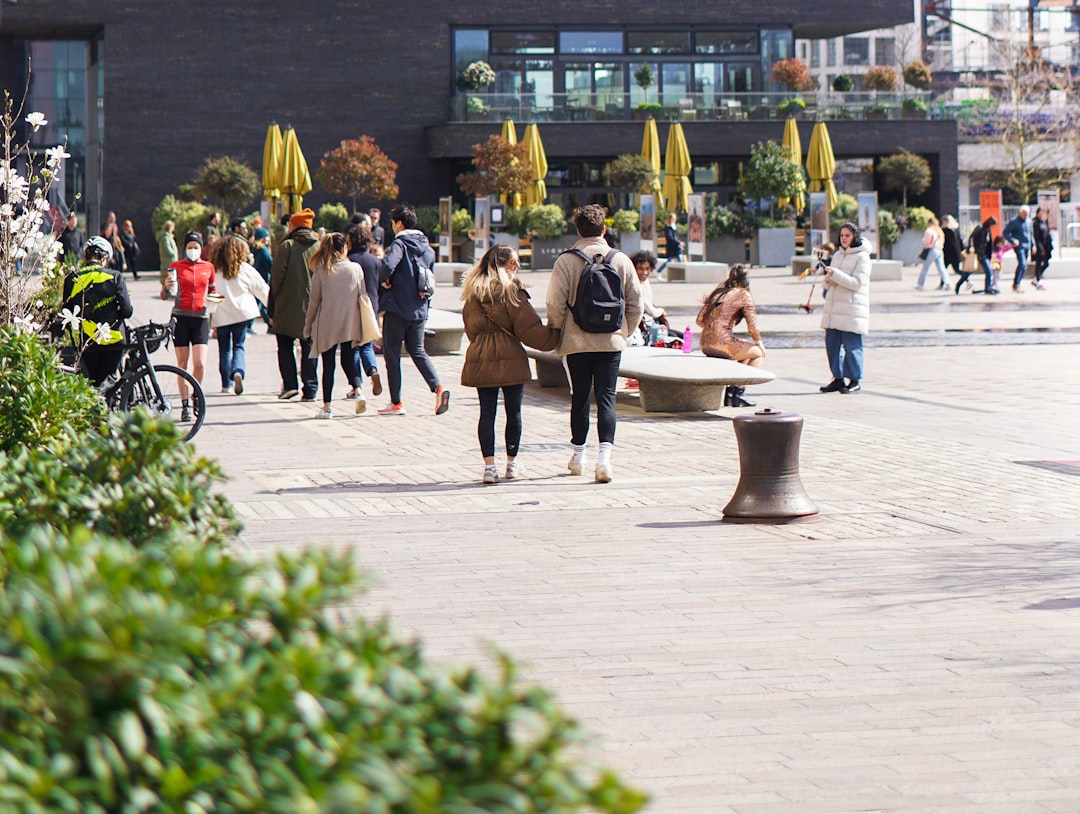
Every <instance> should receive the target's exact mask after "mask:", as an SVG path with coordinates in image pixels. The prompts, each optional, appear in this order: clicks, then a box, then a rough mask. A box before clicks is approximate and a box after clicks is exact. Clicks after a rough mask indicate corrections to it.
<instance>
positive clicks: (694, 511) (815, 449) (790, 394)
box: [133, 269, 1080, 814]
mask: <svg viewBox="0 0 1080 814" xmlns="http://www.w3.org/2000/svg"><path fill="white" fill-rule="evenodd" d="M915 273H917V270H913V269H906V270H905V277H912V279H907V280H906V282H897V283H881V284H877V285H875V302H876V303H881V304H886V303H894V304H905V303H907V304H914V305H916V306H918V305H919V304H920V303H925V306H924V307H925V309H927V310H916V311H914V312H912V313H910V314H907V315H905V314H902V313H895V314H891V315H890V316H889V319H890V320H895V322H896V324H897V325H904V326H905V327H917V326H918V325H920V324H923V323H925V322H927V321H928V320H929V319H930V318H931V317H928V313H931V314H932V315H936V318H937V319H939V320H944V321H945V322H946V323H947V324H951V323H949V320H950V319H951V318H952V317H953V316H954V315H952V314H949V313H948V312H946V313H944V314H940V313H937V312H934V311H933V309H935V308H938V309H940V308H941V306H938V305H934V304H933V303H934V301H936V300H937V299H943V298H938V297H936V296H931V295H930V294H929V292H927V293H920V292H915V291H912V290H910V286H911V285H912V284H913V275H914V274H915ZM755 275H756V276H755V278H754V283H753V285H754V291H755V295H756V297H757V299H758V302H759V303H761V304H783V303H786V302H789V301H790V302H791V303H792V304H797V303H798V302H799V301H800V299H799V296H795V294H794V293H793V292H798V293H799V295H800V296H801V297H802V301H805V291H806V290H807V289H805V288H804V287H801V284H796V283H795V282H794V281H793V280H792V279H790V278H788V277H787V276H785V275H781V274H777V273H775V270H768V271H762V270H755ZM534 279H535V280H536V282H537V286H536V287H537V288H538V289H540V291H541V292H542V286H543V279H542V276H541V275H537V277H536V278H534ZM1051 282H1052V283H1053V284H1052V286H1051V287H1050V289H1049V290H1048V291H1047V292H1044V294H1040V295H1039V296H1040V297H1041V298H1042V299H1041V301H1042V302H1044V303H1047V304H1049V308H1047V309H1039V310H1036V309H1031V308H1029V309H1025V310H1018V311H1004V310H1002V311H988V312H985V313H983V314H982V315H981V316H982V317H983V318H984V319H985V320H986V324H985V327H987V328H997V329H1016V328H1025V327H1027V328H1031V327H1040V326H1046V325H1055V326H1057V327H1058V328H1059V329H1061V328H1069V327H1077V326H1078V325H1080V322H1078V320H1080V279H1076V278H1074V279H1060V280H1053V281H1052V280H1051V278H1048V285H1050V284H1051ZM656 288H657V291H656V299H657V300H658V301H659V302H660V303H664V304H668V305H670V306H672V307H673V308H675V309H676V310H677V309H680V308H681V309H684V310H686V311H689V310H692V308H693V307H694V302H695V301H696V300H698V299H699V298H700V296H701V294H702V293H704V290H703V288H704V287H701V289H700V290H699V288H695V287H694V286H689V285H686V286H676V285H675V284H659V285H657V286H656ZM133 290H134V291H135V293H136V315H137V316H139V317H145V316H149V315H150V314H152V313H158V314H160V313H161V305H160V304H159V303H157V302H156V301H154V300H153V299H152V298H151V295H150V288H149V287H147V286H144V285H143V284H142V283H138V284H135V285H134V286H133ZM457 293H458V290H456V289H448V290H444V289H441V290H440V291H439V292H438V295H437V296H438V297H439V298H440V301H439V304H440V305H442V306H443V307H453V305H454V300H455V298H456V295H457ZM1044 295H1045V296H1044ZM534 296H535V297H536V298H537V299H538V300H539V301H541V302H542V300H543V297H542V293H538V294H535V295H534ZM1025 296H1027V295H1025ZM956 299H959V298H956ZM1017 299H1019V298H1017ZM1033 299H1034V297H1032V300H1033ZM883 316H884V315H883ZM905 317H907V319H906V323H905ZM796 319H800V320H801V323H799V324H801V325H803V326H804V329H810V330H813V329H816V326H817V323H818V316H817V314H815V315H813V316H811V317H805V315H794V314H793V315H791V316H783V317H780V316H778V317H776V319H775V320H774V319H773V318H772V317H769V318H767V319H763V328H764V329H765V330H766V331H769V330H795V329H794V328H789V327H777V325H779V324H780V323H781V322H783V323H784V325H785V326H786V325H787V323H791V322H794V321H795V320H796ZM766 344H768V342H767V340H766ZM1077 350H1078V348H1077V346H1076V345H1021V346H1001V347H996V346H970V347H944V346H933V347H919V348H874V349H871V350H869V351H868V352H867V369H866V379H865V381H864V387H865V390H864V392H862V393H860V394H857V395H851V396H841V395H838V394H829V395H822V394H819V393H818V392H817V386H818V385H819V384H822V383H824V382H825V381H826V380H827V379H828V370H827V367H826V365H825V360H824V354H823V352H822V351H821V350H820V349H799V350H782V349H776V350H772V351H770V352H769V356H768V360H767V363H766V366H767V367H768V368H769V369H770V370H772V371H774V372H775V373H776V374H777V379H776V380H775V381H774V382H772V383H770V384H769V385H766V386H762V387H760V388H753V389H752V392H750V395H751V397H755V398H757V399H758V401H759V404H760V405H761V406H770V407H772V408H774V409H780V410H784V411H792V412H796V413H799V414H801V415H802V416H804V419H805V428H804V432H803V438H802V445H801V468H802V479H803V483H804V485H805V486H806V489H807V491H808V493H809V494H810V496H811V497H812V498H813V499H814V501H815V502H816V503H817V505H818V506H819V508H820V510H821V515H820V517H819V519H817V520H816V521H814V522H808V523H798V524H790V525H742V524H740V525H733V524H725V523H723V522H721V514H722V509H723V506H724V505H725V503H726V502H727V500H728V499H729V498H730V496H731V494H732V493H733V491H734V489H735V485H736V483H737V481H738V452H737V446H736V443H735V439H734V434H733V432H732V427H731V419H732V418H733V417H734V416H735V415H737V414H738V413H737V411H734V410H730V409H725V410H720V411H717V412H715V413H705V414H699V415H690V416H685V415H684V416H671V415H664V414H645V413H643V412H642V411H641V410H640V409H639V407H638V406H637V400H636V396H635V395H633V394H632V393H628V392H622V393H620V396H619V406H618V409H619V418H620V423H619V428H618V437H617V446H616V451H615V457H614V465H615V480H614V481H613V482H612V483H611V484H608V485H596V484H593V483H592V482H591V481H590V480H588V479H586V478H574V477H571V476H569V475H568V474H566V471H565V463H566V459H567V456H568V446H567V441H568V438H567V434H568V417H567V407H568V399H567V395H566V392H565V391H556V390H544V389H542V388H539V387H537V386H535V385H532V386H529V387H528V388H527V389H526V398H525V437H524V439H523V443H524V448H523V452H522V455H521V458H520V460H521V461H522V464H523V466H524V468H525V477H524V478H523V479H522V480H520V481H515V482H500V483H499V484H498V485H496V486H490V487H484V486H483V485H481V484H480V483H479V482H478V481H479V476H480V474H481V469H482V467H481V463H480V456H479V450H478V446H477V441H476V435H475V421H476V416H477V412H478V406H477V401H476V397H475V393H474V392H472V391H468V390H465V389H463V388H461V387H460V386H455V385H456V383H457V380H458V376H459V373H460V366H461V361H462V359H461V357H460V356H450V357H437V358H436V364H437V367H438V369H439V371H440V374H441V375H442V376H443V380H444V383H445V384H448V385H449V386H451V387H452V388H453V399H452V402H451V410H450V412H449V413H448V414H447V415H445V416H440V417H436V416H434V415H432V412H433V407H434V404H433V399H432V397H431V396H430V395H429V394H428V393H427V392H426V389H425V387H424V385H423V382H422V380H421V379H420V377H419V376H418V374H416V372H415V370H414V369H413V368H412V367H411V365H410V363H409V362H408V360H407V359H406V360H405V361H404V364H403V369H404V372H405V402H406V406H407V407H408V409H409V411H410V413H409V415H408V416H406V417H403V418H397V417H395V418H387V417H379V416H377V415H375V413H374V410H375V408H376V407H377V406H380V405H379V404H377V403H376V401H375V400H371V401H370V402H369V412H368V413H367V414H365V415H362V416H354V415H352V414H351V413H350V412H349V411H350V410H351V403H349V402H346V401H344V400H342V399H340V396H341V395H343V394H344V391H345V388H344V386H343V385H342V384H341V383H340V382H339V387H338V388H337V393H338V396H339V400H338V401H337V402H335V405H334V406H335V410H340V411H341V417H338V418H335V419H334V420H333V421H315V420H313V418H312V416H313V413H314V409H313V406H312V405H307V404H304V405H301V404H298V403H295V402H288V403H283V402H279V401H277V400H276V399H275V398H274V393H276V391H277V389H278V385H279V383H278V377H277V372H276V363H275V356H274V343H273V340H272V338H271V337H268V336H264V335H257V336H253V337H250V338H249V360H250V361H249V366H250V368H251V371H250V373H249V376H248V381H247V389H246V392H245V394H244V395H243V396H241V397H235V396H232V395H219V394H218V393H217V392H216V391H217V387H216V386H215V383H216V382H217V378H216V351H215V350H212V351H211V354H210V356H211V360H210V368H211V370H210V371H209V372H208V376H207V379H206V381H207V383H208V391H210V395H209V396H208V399H209V409H208V418H207V423H206V425H205V427H204V429H203V430H202V431H201V432H200V434H199V435H198V437H197V439H196V440H197V442H198V448H199V451H200V452H202V453H204V454H207V455H209V456H212V457H214V458H216V459H218V460H219V461H221V463H222V465H223V466H224V468H225V470H226V472H227V473H228V475H229V477H230V480H229V482H228V483H227V484H226V485H225V487H224V491H225V493H226V494H227V495H228V496H229V498H230V499H231V500H232V502H233V503H234V505H235V507H236V510H237V512H238V514H239V516H240V517H241V518H242V520H243V521H244V523H245V528H244V531H243V533H242V535H241V539H240V540H239V542H238V545H239V546H241V547H242V549H243V550H245V551H246V552H249V553H250V554H251V555H252V556H259V557H262V556H267V555H270V554H272V553H273V552H275V551H279V550H299V549H302V548H304V547H306V546H321V547H327V548H335V549H342V548H347V547H351V548H353V549H354V550H355V551H356V554H357V556H358V557H359V559H360V560H361V562H362V563H363V565H364V566H365V568H366V569H367V571H368V573H369V576H370V577H371V580H372V587H371V589H370V590H369V591H368V592H367V593H365V594H361V595H358V596H357V597H356V598H355V602H354V603H353V607H354V609H355V610H356V611H357V612H359V613H364V614H370V615H378V614H381V613H384V612H386V613H389V614H391V615H392V616H393V618H394V620H395V623H396V626H397V628H398V629H399V630H400V631H401V632H402V633H403V634H406V635H413V634H415V635H418V636H421V637H422V638H423V640H424V642H425V647H426V649H427V652H428V653H429V655H430V656H431V657H433V658H437V659H441V660H447V661H452V662H457V661H466V660H467V661H484V660H486V659H488V658H489V657H490V648H491V647H496V648H499V649H502V650H505V651H506V652H508V653H510V654H511V655H513V656H514V657H515V658H517V659H518V660H520V661H521V662H522V664H523V665H524V668H523V672H524V674H525V675H526V676H527V677H528V678H529V679H533V680H538V681H541V682H543V683H545V684H546V685H548V686H550V687H552V688H553V689H554V690H555V691H556V692H557V694H558V696H559V698H560V699H561V701H562V703H563V704H564V705H565V706H566V707H567V708H568V709H569V710H570V711H572V712H573V713H574V714H575V715H576V716H578V717H579V718H580V719H581V720H582V721H583V722H584V724H585V727H586V730H587V731H588V733H589V734H590V741H589V744H588V746H587V747H586V748H587V749H588V751H589V752H590V753H591V754H592V755H594V756H596V757H597V759H599V760H601V761H603V762H604V763H606V764H608V765H611V766H614V767H616V768H618V769H620V770H621V771H623V772H624V773H625V775H626V776H627V777H628V778H629V779H631V780H632V781H634V782H635V783H637V784H638V785H640V786H642V787H643V788H645V789H646V790H648V791H649V792H650V793H651V794H652V796H653V800H652V803H651V804H650V806H649V809H648V810H649V811H650V812H707V813H709V814H711V813H713V812H716V813H717V814H720V813H722V812H738V814H765V813H766V812H784V813H785V814H786V813H787V812H800V814H803V813H806V812H854V811H906V812H928V811H933V812H943V813H944V812H980V814H985V812H1070V813H1071V812H1076V811H1078V810H1080V759H1078V755H1080V705H1078V704H1077V701H1076V691H1077V685H1078V680H1080V636H1078V635H1077V633H1078V632H1080V550H1078V543H1080V522H1078V521H1080V466H1077V465H1075V462H1076V461H1078V460H1080V421H1078V418H1080V406H1078V405H1080V376H1078V375H1077V372H1078V370H1080V368H1078V362H1077V358H1078V357H1077ZM384 380H385V377H384ZM500 427H501V424H500ZM500 432H501V429H500ZM590 451H591V452H592V460H595V450H590ZM1070 462H1072V463H1070Z"/></svg>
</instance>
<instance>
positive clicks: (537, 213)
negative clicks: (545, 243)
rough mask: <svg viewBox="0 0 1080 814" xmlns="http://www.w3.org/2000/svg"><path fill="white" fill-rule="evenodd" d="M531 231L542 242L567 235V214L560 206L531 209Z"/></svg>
mask: <svg viewBox="0 0 1080 814" xmlns="http://www.w3.org/2000/svg"><path fill="white" fill-rule="evenodd" d="M527 217H528V223H529V231H530V232H532V233H533V234H534V235H536V236H537V237H538V238H540V239H541V240H554V239H556V238H559V237H562V236H563V235H565V234H566V213H565V212H564V211H563V208H562V207H561V206H559V205H558V204H544V205H542V206H533V207H530V208H529V213H528V216H527Z"/></svg>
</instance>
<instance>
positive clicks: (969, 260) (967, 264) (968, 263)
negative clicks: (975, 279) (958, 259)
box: [960, 249, 979, 274]
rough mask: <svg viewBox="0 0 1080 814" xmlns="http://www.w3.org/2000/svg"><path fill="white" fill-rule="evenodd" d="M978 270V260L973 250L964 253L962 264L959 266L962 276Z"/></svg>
mask: <svg viewBox="0 0 1080 814" xmlns="http://www.w3.org/2000/svg"><path fill="white" fill-rule="evenodd" d="M978 270H979V258H978V256H976V254H975V251H974V250H973V249H968V250H967V251H966V252H964V259H963V262H962V263H961V264H960V271H962V272H963V273H964V274H970V273H972V272H975V271H978Z"/></svg>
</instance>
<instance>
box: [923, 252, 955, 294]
mask: <svg viewBox="0 0 1080 814" xmlns="http://www.w3.org/2000/svg"><path fill="white" fill-rule="evenodd" d="M933 265H936V266H937V271H938V275H939V276H940V277H941V284H942V285H945V286H947V285H948V284H949V275H948V274H947V273H946V272H945V259H944V255H942V253H941V249H931V250H930V252H929V253H928V254H927V255H926V259H925V260H923V264H922V271H920V272H919V288H922V287H923V284H924V283H925V282H926V273H927V272H928V271H930V266H933Z"/></svg>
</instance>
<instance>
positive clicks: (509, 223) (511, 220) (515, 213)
mask: <svg viewBox="0 0 1080 814" xmlns="http://www.w3.org/2000/svg"><path fill="white" fill-rule="evenodd" d="M506 231H507V232H509V233H510V234H512V235H517V236H518V237H528V235H529V219H528V210H527V209H526V208H525V207H523V206H520V207H518V208H517V209H512V208H510V207H507V208H506Z"/></svg>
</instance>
